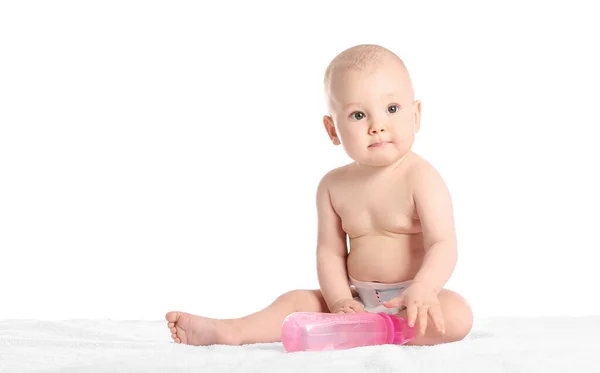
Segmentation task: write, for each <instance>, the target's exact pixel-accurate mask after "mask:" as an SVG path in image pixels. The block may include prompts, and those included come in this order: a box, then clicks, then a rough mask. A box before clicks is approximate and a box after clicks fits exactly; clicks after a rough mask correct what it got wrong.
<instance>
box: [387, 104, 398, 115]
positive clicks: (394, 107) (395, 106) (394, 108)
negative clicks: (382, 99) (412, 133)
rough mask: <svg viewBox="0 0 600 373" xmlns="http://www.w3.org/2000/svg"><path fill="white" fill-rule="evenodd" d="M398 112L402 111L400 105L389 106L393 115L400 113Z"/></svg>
mask: <svg viewBox="0 0 600 373" xmlns="http://www.w3.org/2000/svg"><path fill="white" fill-rule="evenodd" d="M398 110H400V107H398V105H390V106H388V111H389V112H390V113H392V114H394V113H396V112H398Z"/></svg>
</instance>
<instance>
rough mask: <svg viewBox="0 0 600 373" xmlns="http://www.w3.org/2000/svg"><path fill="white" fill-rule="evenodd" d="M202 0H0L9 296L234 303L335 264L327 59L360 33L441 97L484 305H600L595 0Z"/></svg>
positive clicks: (472, 269)
mask: <svg viewBox="0 0 600 373" xmlns="http://www.w3.org/2000/svg"><path fill="white" fill-rule="evenodd" d="M206 3H210V5H200V2H194V1H188V2H182V1H181V2H172V1H162V2H158V1H139V2H132V1H128V2H125V1H110V2H109V1H102V2H93V3H92V2H81V1H70V2H66V1H54V2H45V1H38V2H31V1H29V2H23V1H7V2H2V4H1V5H0V54H1V56H0V65H1V68H0V250H1V251H0V253H1V254H0V318H1V319H6V318H39V319H69V318H113V319H146V320H157V319H162V318H163V315H164V313H165V312H167V311H169V310H183V311H188V312H192V313H197V314H201V315H207V316H212V317H224V318H225V317H236V316H242V315H245V314H248V313H251V312H254V311H257V310H259V309H261V308H262V307H264V306H266V305H268V304H269V303H270V302H271V301H272V300H273V299H275V297H277V296H278V295H279V294H281V293H283V292H285V291H287V290H291V289H295V288H315V287H317V286H318V283H317V278H316V272H315V259H314V252H315V242H316V211H315V205H314V196H315V190H316V186H317V183H318V181H319V179H320V178H321V176H322V175H323V174H324V173H325V172H327V171H328V170H329V169H331V168H333V167H337V166H340V165H342V164H344V163H346V162H348V161H349V159H348V158H347V157H346V156H345V154H344V153H343V149H342V148H341V147H334V146H333V145H331V144H330V143H329V140H328V138H327V135H326V132H325V130H324V129H323V126H322V123H321V117H322V115H323V114H324V100H323V96H322V86H321V81H322V75H323V71H324V69H325V67H326V65H327V64H328V62H329V61H330V60H331V59H332V58H333V57H334V56H335V55H336V54H337V53H339V52H340V51H342V50H343V49H345V48H347V47H350V46H352V45H355V44H359V43H377V44H381V45H384V46H386V47H388V48H390V49H392V50H393V51H395V52H396V53H397V54H398V55H399V56H400V57H401V58H403V59H404V61H405V62H406V64H407V66H408V68H409V71H410V73H411V75H412V78H413V83H414V86H415V91H416V96H417V98H418V99H420V100H422V109H423V117H422V128H421V132H419V134H418V137H417V143H416V145H415V148H414V150H415V151H416V152H417V153H419V154H421V155H422V156H423V157H425V158H426V159H428V160H429V161H430V162H431V163H432V164H433V165H434V166H435V167H436V168H437V169H438V170H439V171H440V173H441V174H442V176H443V177H444V178H445V180H446V182H447V184H448V186H449V188H450V190H451V193H452V196H453V200H454V205H455V216H456V222H457V233H458V239H459V255H460V259H459V264H458V266H457V268H456V270H455V273H454V275H453V277H452V279H451V280H450V282H449V283H448V287H449V288H451V289H454V290H456V291H458V292H459V293H461V294H463V295H464V296H465V297H466V298H467V299H468V300H469V302H470V303H471V305H472V306H473V309H474V311H475V315H476V317H489V316H499V315H521V316H538V315H546V316H551V315H588V314H600V301H599V299H598V297H597V296H596V294H597V285H598V283H600V275H599V272H600V271H598V269H597V268H598V260H597V259H598V252H599V250H600V244H599V242H598V233H597V232H598V226H599V223H600V221H599V220H600V219H599V218H598V211H599V209H600V198H599V197H598V191H599V189H600V188H599V187H600V181H599V179H598V161H599V160H600V150H599V148H598V147H597V142H598V126H599V125H600V114H598V108H599V106H598V105H599V103H600V89H599V87H600V74H599V72H598V66H600V57H599V56H598V39H597V35H599V34H600V27H599V26H598V23H597V16H596V15H595V14H594V12H593V11H592V9H593V7H592V6H590V7H587V6H585V5H582V4H585V3H586V2H584V1H581V2H572V1H571V2H569V3H568V5H564V6H561V5H552V4H553V3H554V2H542V1H539V2H522V1H519V2H515V4H513V5H511V4H509V3H508V2H497V3H496V4H490V2H476V1H473V2H471V3H467V2H464V1H463V2H456V1H452V2H439V3H438V2H427V1H418V2H417V1H410V2H409V1H407V2H404V1H393V2H392V1H390V2H372V3H368V2H366V1H362V2H349V1H344V2H337V3H333V2H327V5H326V4H319V5H311V4H309V3H304V2H298V3H297V5H296V6H293V5H290V3H289V2H275V1H273V2H271V3H266V2H258V1H248V2H242V1H239V2H237V3H230V2H226V1H220V2H206ZM517 3H518V5H517ZM557 3H559V2H557ZM562 3H563V4H566V2H562ZM203 4H204V3H203ZM300 4H302V5H300ZM315 4H316V3H315ZM367 4H369V5H367Z"/></svg>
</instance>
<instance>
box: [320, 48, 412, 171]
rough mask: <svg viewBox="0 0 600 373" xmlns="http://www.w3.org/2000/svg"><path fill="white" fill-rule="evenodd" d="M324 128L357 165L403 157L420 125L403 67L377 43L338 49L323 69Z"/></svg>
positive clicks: (390, 162) (386, 163)
mask: <svg viewBox="0 0 600 373" xmlns="http://www.w3.org/2000/svg"><path fill="white" fill-rule="evenodd" d="M324 85H325V96H326V99H327V107H328V111H329V113H328V115H326V116H324V118H323V123H324V124H325V129H326V130H327V133H328V134H329V137H330V138H331V141H332V142H333V143H334V144H335V145H340V144H342V146H343V147H344V150H345V151H346V153H347V154H348V156H349V157H350V158H352V159H353V160H355V161H356V162H358V163H359V164H365V165H371V166H386V165H390V164H393V163H395V162H396V161H398V160H400V159H402V158H403V157H404V156H405V155H406V154H407V153H408V152H409V151H410V149H411V148H412V145H413V143H414V136H415V133H416V132H417V131H418V130H419V127H420V119H421V103H420V101H415V99H414V92H413V88H412V82H411V79H410V76H409V74H408V71H407V69H406V66H405V65H404V63H403V62H402V60H401V59H400V58H399V57H398V56H396V55H395V54H394V53H393V52H391V51H389V50H388V49H386V48H383V47H380V46H378V45H357V46H355V47H352V48H349V49H346V50H345V51H343V52H341V53H340V54H338V55H337V56H336V57H335V58H334V59H333V60H332V61H331V63H330V64H329V66H328V67H327V69H326V70H325V81H324Z"/></svg>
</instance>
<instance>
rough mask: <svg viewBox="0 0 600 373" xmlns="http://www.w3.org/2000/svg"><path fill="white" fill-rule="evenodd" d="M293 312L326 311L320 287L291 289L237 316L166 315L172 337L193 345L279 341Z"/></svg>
mask: <svg viewBox="0 0 600 373" xmlns="http://www.w3.org/2000/svg"><path fill="white" fill-rule="evenodd" d="M292 312H329V310H328V308H327V304H326V303H325V301H324V299H323V296H322V295H321V291H320V290H293V291H290V292H287V293H285V294H283V295H281V296H279V297H278V298H277V299H276V300H275V301H274V302H273V303H271V304H270V305H269V306H268V307H266V308H264V309H263V310H261V311H258V312H256V313H253V314H251V315H248V316H244V317H242V318H239V319H210V318H207V317H202V316H196V315H191V314H189V313H184V312H177V311H174V312H169V313H167V314H166V316H165V318H166V319H167V322H168V327H169V329H170V330H171V333H172V334H171V338H173V340H174V341H175V342H177V343H184V344H190V345H194V346H206V345H212V344H226V345H240V344H250V343H266V342H279V341H281V323H282V322H283V320H284V319H285V318H286V317H287V316H288V315H289V314H290V313H292Z"/></svg>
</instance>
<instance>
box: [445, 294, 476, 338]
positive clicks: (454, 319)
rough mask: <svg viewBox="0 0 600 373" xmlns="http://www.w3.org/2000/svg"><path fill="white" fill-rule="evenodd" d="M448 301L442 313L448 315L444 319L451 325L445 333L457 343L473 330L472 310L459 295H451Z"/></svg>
mask: <svg viewBox="0 0 600 373" xmlns="http://www.w3.org/2000/svg"><path fill="white" fill-rule="evenodd" d="M449 298H450V299H448V300H447V303H446V307H444V308H445V309H444V312H445V313H448V314H449V315H448V316H449V317H446V319H448V321H449V322H451V323H452V326H451V327H450V328H448V327H447V328H446V330H447V331H450V332H451V333H452V335H451V336H448V337H450V338H451V339H453V340H456V341H459V340H462V339H464V338H465V337H466V336H467V335H468V334H469V333H470V332H471V329H472V328H473V310H472V309H471V306H470V305H469V303H468V302H467V300H466V299H465V298H464V297H462V296H461V295H460V294H457V293H454V292H452V293H451V296H450V297H449Z"/></svg>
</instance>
